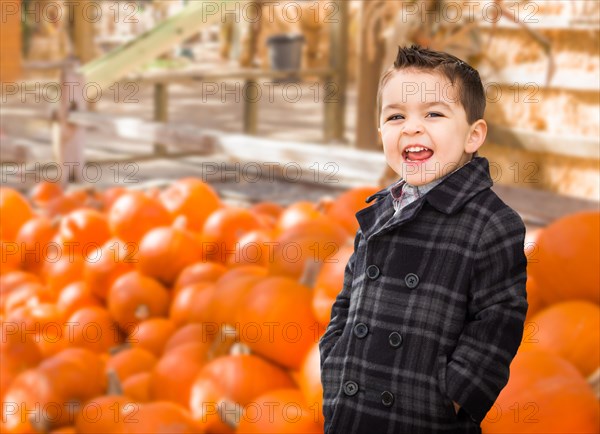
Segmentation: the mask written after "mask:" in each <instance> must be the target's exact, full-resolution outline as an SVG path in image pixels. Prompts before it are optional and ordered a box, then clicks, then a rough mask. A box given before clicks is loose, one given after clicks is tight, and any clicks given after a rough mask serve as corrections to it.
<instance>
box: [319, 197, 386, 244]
mask: <svg viewBox="0 0 600 434" xmlns="http://www.w3.org/2000/svg"><path fill="white" fill-rule="evenodd" d="M378 191H379V188H377V187H355V188H352V189H350V190H348V191H346V192H344V193H342V194H340V195H339V196H338V197H337V198H336V199H335V200H334V201H333V203H332V204H331V205H330V206H329V208H328V209H327V212H326V215H327V216H329V217H331V218H333V219H334V220H335V221H337V222H338V223H339V224H340V225H341V226H342V227H343V228H344V229H345V230H346V231H347V232H348V234H349V235H352V236H354V235H355V234H356V231H357V230H358V221H357V220H356V213H357V212H358V211H360V210H361V209H363V208H366V207H368V206H370V204H369V205H367V203H366V199H367V198H368V197H369V196H371V195H373V194H375V193H377V192H378Z"/></svg>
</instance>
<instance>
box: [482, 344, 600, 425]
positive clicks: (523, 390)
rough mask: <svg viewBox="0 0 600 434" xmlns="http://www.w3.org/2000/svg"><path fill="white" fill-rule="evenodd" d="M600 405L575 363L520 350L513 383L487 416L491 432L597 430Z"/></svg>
mask: <svg viewBox="0 0 600 434" xmlns="http://www.w3.org/2000/svg"><path fill="white" fill-rule="evenodd" d="M598 426H600V408H599V406H598V400H597V399H596V397H595V396H594V393H593V392H592V389H591V388H590V386H589V385H588V384H587V383H586V381H585V379H584V378H583V377H582V375H581V374H580V373H579V372H578V371H577V369H576V368H575V367H574V366H573V365H571V364H570V363H569V362H567V361H566V360H564V359H563V358H561V357H560V356H557V355H555V354H552V353H548V352H546V351H541V350H531V351H519V352H518V353H517V355H516V356H515V358H514V359H513V361H512V363H511V366H510V379H509V381H508V384H507V385H506V387H505V388H504V389H502V391H501V392H500V395H499V396H498V399H497V400H496V402H495V403H494V405H493V406H492V408H491V409H490V411H489V412H488V413H487V415H486V417H485V418H484V420H483V422H482V424H481V428H482V430H483V432H485V433H549V432H552V433H597V432H598Z"/></svg>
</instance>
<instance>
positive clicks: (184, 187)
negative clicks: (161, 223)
mask: <svg viewBox="0 0 600 434" xmlns="http://www.w3.org/2000/svg"><path fill="white" fill-rule="evenodd" d="M160 201H161V202H162V203H163V205H164V206H165V208H166V209H167V210H168V211H169V212H170V213H171V217H172V219H175V218H176V217H178V216H185V217H186V219H187V221H188V222H189V227H188V228H189V230H191V231H193V232H198V233H199V232H200V231H202V227H203V226H204V222H205V221H206V219H207V218H208V216H209V215H210V214H211V213H213V212H214V211H215V210H217V209H219V208H220V207H221V200H220V199H219V196H218V195H217V193H216V192H215V191H214V189H213V188H212V187H211V186H210V185H208V184H207V183H205V182H203V181H202V180H200V179H197V178H184V179H180V180H178V181H176V182H174V183H173V184H171V185H170V186H169V187H167V188H166V189H165V190H163V191H162V192H161V194H160Z"/></svg>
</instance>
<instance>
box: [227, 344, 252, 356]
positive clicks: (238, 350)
mask: <svg viewBox="0 0 600 434" xmlns="http://www.w3.org/2000/svg"><path fill="white" fill-rule="evenodd" d="M229 354H230V355H232V356H239V355H245V354H252V350H251V349H250V347H249V346H248V345H246V344H243V343H241V342H236V343H235V344H233V345H232V346H231V348H230V349H229Z"/></svg>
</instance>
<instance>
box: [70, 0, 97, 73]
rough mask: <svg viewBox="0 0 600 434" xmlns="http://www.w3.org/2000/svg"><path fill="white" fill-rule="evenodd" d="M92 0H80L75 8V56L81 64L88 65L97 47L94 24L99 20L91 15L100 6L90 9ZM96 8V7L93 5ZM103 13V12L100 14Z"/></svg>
mask: <svg viewBox="0 0 600 434" xmlns="http://www.w3.org/2000/svg"><path fill="white" fill-rule="evenodd" d="M90 3H91V1H90V0H79V1H76V2H74V6H73V15H74V16H73V17H71V19H72V20H73V42H74V45H75V47H74V48H75V50H74V51H75V56H77V58H78V59H79V61H80V62H81V63H88V62H89V61H90V60H93V59H94V54H95V52H96V47H95V46H94V23H93V22H92V20H95V19H97V18H96V17H95V16H93V15H91V14H93V13H95V12H94V11H96V9H97V8H99V6H98V5H97V7H96V8H90V7H88V6H90ZM91 6H94V5H91ZM99 13H102V12H99Z"/></svg>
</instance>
